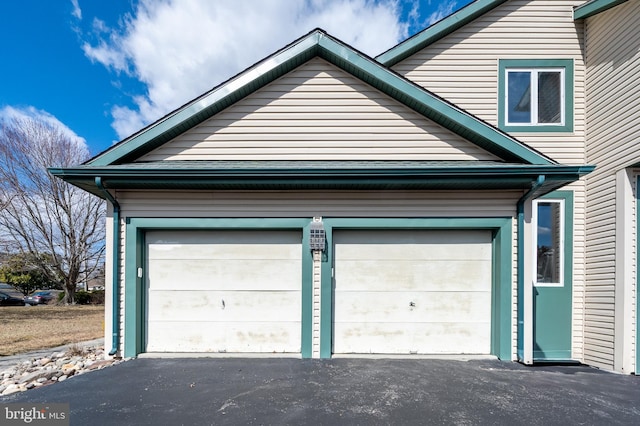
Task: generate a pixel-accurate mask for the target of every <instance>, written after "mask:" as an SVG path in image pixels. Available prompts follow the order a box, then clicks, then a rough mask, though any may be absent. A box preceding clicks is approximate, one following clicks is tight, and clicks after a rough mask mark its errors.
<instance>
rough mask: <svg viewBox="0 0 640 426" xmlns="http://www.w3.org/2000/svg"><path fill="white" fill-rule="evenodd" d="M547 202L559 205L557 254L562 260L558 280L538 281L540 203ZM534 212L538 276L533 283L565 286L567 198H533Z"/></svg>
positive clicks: (536, 269) (535, 256) (534, 261)
mask: <svg viewBox="0 0 640 426" xmlns="http://www.w3.org/2000/svg"><path fill="white" fill-rule="evenodd" d="M545 203H550V204H558V206H559V212H558V213H559V215H560V224H559V225H560V228H559V230H558V231H559V235H558V237H559V239H560V241H559V242H558V247H559V250H558V251H559V252H560V253H558V254H557V255H558V256H560V260H559V262H558V266H559V271H558V278H559V280H558V282H542V281H540V282H539V281H538V277H537V272H538V267H539V265H538V256H537V250H538V242H539V241H538V235H539V232H538V229H539V224H540V217H539V216H538V207H539V206H540V204H545ZM532 204H533V205H532V209H531V210H532V212H531V216H532V219H531V223H532V227H533V233H532V235H533V237H532V239H533V241H532V242H533V254H534V257H533V259H532V261H533V264H534V267H533V269H532V270H533V273H534V274H536V276H535V277H534V280H533V285H534V286H535V287H564V284H565V277H564V272H565V269H566V267H565V258H566V252H565V247H566V229H565V228H566V221H567V212H566V205H565V199H564V198H559V197H544V198H538V199H537V200H533V203H532Z"/></svg>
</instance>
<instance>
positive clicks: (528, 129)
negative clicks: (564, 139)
mask: <svg viewBox="0 0 640 426" xmlns="http://www.w3.org/2000/svg"><path fill="white" fill-rule="evenodd" d="M509 68H524V69H536V68H563V69H564V88H565V93H564V124H563V125H525V124H523V125H507V124H506V114H507V113H506V106H505V99H506V71H507V69H509ZM573 121H574V62H573V59H500V60H499V61H498V127H499V128H500V129H501V130H504V131H505V132H512V133H518V132H523V133H550V132H573Z"/></svg>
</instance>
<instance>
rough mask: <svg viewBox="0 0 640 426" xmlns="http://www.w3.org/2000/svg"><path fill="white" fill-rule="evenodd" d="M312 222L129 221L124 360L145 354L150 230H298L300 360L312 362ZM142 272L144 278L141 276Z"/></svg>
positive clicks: (279, 220)
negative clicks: (147, 260) (147, 247)
mask: <svg viewBox="0 0 640 426" xmlns="http://www.w3.org/2000/svg"><path fill="white" fill-rule="evenodd" d="M311 220H312V219H311V218H304V219H301V218H299V219H285V218H282V219H280V218H274V219H261V218H255V219H253V218H251V219H241V218H229V219H217V218H128V219H127V223H126V234H125V240H126V243H125V246H126V253H125V265H126V267H125V282H124V292H125V305H124V330H125V336H124V337H125V339H124V356H125V357H127V358H129V357H135V356H137V355H138V354H140V353H143V352H144V351H145V341H146V337H145V318H146V312H145V308H144V307H145V306H146V302H147V301H146V300H145V298H146V292H145V279H146V278H145V277H146V274H147V271H145V264H144V263H145V253H144V250H145V233H146V231H149V230H204V229H207V230H211V229H219V230H240V229H252V230H260V229H263V230H277V229H299V230H300V231H301V232H302V235H303V238H302V244H301V246H302V277H301V283H302V287H301V292H302V296H301V297H302V312H301V323H302V324H301V330H300V336H301V337H300V338H301V356H302V357H303V358H310V357H311V351H312V327H313V324H312V320H313V266H312V265H313V258H312V254H311V250H310V248H309V236H308V227H309V224H310V222H311ZM138 268H142V274H139V273H138Z"/></svg>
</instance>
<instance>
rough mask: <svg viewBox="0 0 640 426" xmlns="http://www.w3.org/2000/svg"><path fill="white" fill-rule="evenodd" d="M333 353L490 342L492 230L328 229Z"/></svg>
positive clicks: (478, 347)
mask: <svg viewBox="0 0 640 426" xmlns="http://www.w3.org/2000/svg"><path fill="white" fill-rule="evenodd" d="M333 241H334V246H335V259H334V304H335V310H334V336H333V337H334V341H333V350H334V353H395V354H402V353H404V354H409V353H466V354H468V353H477V354H487V353H489V351H490V342H491V303H492V297H491V275H492V259H491V256H492V248H491V232H490V231H477V230H442V231H431V230H381V231H378V230H338V231H335V233H334V239H333Z"/></svg>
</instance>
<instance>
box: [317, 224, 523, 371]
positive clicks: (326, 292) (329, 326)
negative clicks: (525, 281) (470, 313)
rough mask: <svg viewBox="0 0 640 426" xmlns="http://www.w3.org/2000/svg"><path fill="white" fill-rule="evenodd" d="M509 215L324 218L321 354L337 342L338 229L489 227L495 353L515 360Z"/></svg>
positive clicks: (329, 353)
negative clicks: (335, 278)
mask: <svg viewBox="0 0 640 426" xmlns="http://www.w3.org/2000/svg"><path fill="white" fill-rule="evenodd" d="M512 221H513V219H512V218H511V217H508V218H375V219H374V218H371V219H367V218H343V219H340V218H326V217H325V218H323V222H324V227H325V232H326V234H327V251H328V256H327V262H326V263H323V264H322V283H321V293H320V294H321V302H320V303H321V308H320V309H321V312H320V357H321V358H330V357H331V355H332V349H333V348H332V345H333V317H332V315H333V311H332V307H333V297H334V295H333V274H332V269H333V265H334V250H333V232H334V231H335V230H337V229H452V230H453V229H470V230H471V229H474V230H475V229H487V230H491V231H493V244H492V253H493V254H494V266H493V268H492V275H493V276H492V305H493V306H492V309H491V312H492V314H491V315H492V318H491V324H492V330H491V353H492V354H493V355H495V356H497V357H498V358H500V359H502V360H510V359H511V308H512V298H511V294H512V291H511V287H512V280H511V265H512V255H511V241H512Z"/></svg>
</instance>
